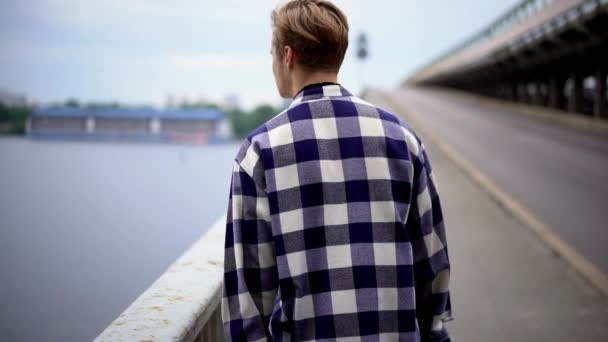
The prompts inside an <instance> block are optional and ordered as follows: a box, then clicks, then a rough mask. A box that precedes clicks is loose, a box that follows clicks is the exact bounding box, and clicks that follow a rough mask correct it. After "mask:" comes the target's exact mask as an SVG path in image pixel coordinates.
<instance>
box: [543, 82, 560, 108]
mask: <svg viewBox="0 0 608 342" xmlns="http://www.w3.org/2000/svg"><path fill="white" fill-rule="evenodd" d="M548 92H549V94H548V101H547V105H548V106H549V107H550V108H554V109H562V108H563V105H564V79H563V78H562V77H558V76H553V77H551V78H550V79H549V89H548Z"/></svg>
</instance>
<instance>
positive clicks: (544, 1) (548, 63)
mask: <svg viewBox="0 0 608 342" xmlns="http://www.w3.org/2000/svg"><path fill="white" fill-rule="evenodd" d="M607 70H608V0H552V1H551V0H526V1H523V2H522V3H520V4H518V5H517V6H516V7H515V8H513V9H512V10H510V11H509V12H508V13H506V14H505V15H503V16H501V17H500V18H499V19H498V20H497V21H495V22H494V23H492V24H491V25H490V26H489V27H488V28H487V29H485V30H483V31H482V32H480V33H478V34H477V35H475V36H473V37H471V38H470V39H468V40H467V41H465V42H463V43H462V44H460V45H459V46H456V47H455V48H454V49H452V50H450V51H448V52H447V53H445V54H444V55H443V56H441V57H439V58H438V59H437V60H435V61H434V62H433V63H431V64H430V65H428V66H426V67H424V68H422V69H421V70H420V71H418V72H417V73H415V74H414V75H413V76H412V77H410V78H409V79H408V80H406V81H405V83H406V84H408V85H435V86H445V87H451V88H458V89H462V90H465V91H470V92H474V93H479V94H483V95H487V96H492V97H497V98H501V99H506V100H511V101H516V102H521V103H527V104H533V105H540V106H546V107H550V108H555V109H560V110H568V111H571V112H577V113H581V114H584V115H588V116H593V117H595V118H601V119H607V118H608V111H607V107H608V106H607V97H608V96H607V91H606V90H607V78H606V73H607Z"/></svg>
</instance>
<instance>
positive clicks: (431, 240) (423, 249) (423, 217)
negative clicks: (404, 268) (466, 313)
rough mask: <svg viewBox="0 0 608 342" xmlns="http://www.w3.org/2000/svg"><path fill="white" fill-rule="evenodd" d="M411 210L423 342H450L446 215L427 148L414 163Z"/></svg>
mask: <svg viewBox="0 0 608 342" xmlns="http://www.w3.org/2000/svg"><path fill="white" fill-rule="evenodd" d="M412 189H413V193H412V201H411V209H410V213H409V215H408V221H407V223H406V226H407V229H408V232H409V234H410V236H411V240H412V247H413V252H414V285H415V288H416V317H417V319H418V324H419V327H420V332H421V337H422V341H442V342H445V341H450V337H449V335H448V331H447V329H446V328H445V326H444V323H445V322H448V321H451V320H452V319H453V316H452V308H451V302H450V293H449V280H450V262H449V258H448V247H447V239H446V233H445V226H444V221H443V213H442V210H441V203H440V200H439V194H438V190H437V185H436V182H435V178H434V176H433V172H432V168H431V163H430V160H429V158H428V155H427V153H426V151H425V150H424V145H422V144H421V148H420V153H419V154H418V156H417V158H416V159H414V184H413V187H412Z"/></svg>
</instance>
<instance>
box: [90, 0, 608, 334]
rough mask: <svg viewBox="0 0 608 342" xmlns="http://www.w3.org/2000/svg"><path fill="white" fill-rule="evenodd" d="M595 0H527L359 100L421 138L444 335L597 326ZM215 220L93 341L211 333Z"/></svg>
mask: <svg viewBox="0 0 608 342" xmlns="http://www.w3.org/2000/svg"><path fill="white" fill-rule="evenodd" d="M607 66H608V1H607V0H553V1H550V0H527V1H523V2H521V3H520V4H518V5H517V6H516V7H514V8H513V9H511V10H510V11H508V12H507V13H505V14H504V15H503V16H501V17H500V18H498V19H497V20H496V21H494V22H493V23H491V24H490V25H489V26H488V27H487V28H486V29H485V30H483V31H481V32H480V33H478V34H476V35H474V36H472V37H470V38H469V39H467V40H466V41H464V42H463V43H462V44H459V45H457V46H456V47H454V48H453V49H450V50H448V51H447V52H446V53H445V54H443V55H442V56H440V57H439V58H437V59H436V60H434V61H432V62H431V63H430V64H428V65H427V66H425V67H423V68H421V69H420V70H419V71H417V72H416V73H414V74H413V75H411V76H410V77H409V78H408V79H406V80H405V81H404V82H403V84H402V86H401V87H400V88H399V89H393V90H370V91H369V92H367V94H366V96H365V97H366V98H367V99H368V100H369V101H371V102H373V103H376V104H378V105H380V106H381V107H384V108H386V109H389V110H390V111H392V112H394V113H396V114H398V115H401V116H403V117H404V118H405V119H406V120H407V121H408V122H409V123H410V124H411V125H412V126H413V127H414V129H415V130H416V131H417V132H418V133H419V135H420V136H421V137H422V138H423V141H424V142H425V145H426V146H427V148H428V149H429V151H430V156H431V160H432V162H433V165H434V169H435V170H436V172H437V175H436V176H437V179H438V184H439V192H440V193H441V194H442V198H443V200H444V210H445V215H446V225H447V226H446V227H448V239H449V240H450V248H451V249H450V253H451V258H452V261H453V269H454V272H453V286H452V290H453V298H454V303H453V304H454V308H455V317H456V320H455V321H454V323H453V325H448V328H449V329H450V330H451V331H452V333H453V335H454V338H455V340H463V341H527V340H543V341H544V340H551V341H571V340H574V339H580V340H606V339H608V324H607V323H608V321H607V320H606V304H607V303H606V298H607V295H608V278H607V276H606V272H608V254H607V252H606V245H608V231H606V226H607V225H606V221H607V219H608V215H607V214H606V204H607V203H608V122H607V120H606V119H607V116H608V115H607V113H606V67H607ZM222 223H223V218H220V219H219V220H218V222H217V223H216V224H215V225H214V226H213V227H212V228H211V229H210V230H209V232H208V233H207V234H206V235H204V236H202V237H201V239H200V240H199V241H197V242H196V243H195V244H194V245H193V246H192V247H191V248H190V249H189V250H188V251H187V252H186V253H185V254H184V255H183V256H182V257H181V258H179V259H178V260H177V261H176V262H175V264H174V265H173V266H171V267H170V268H169V269H168V270H167V272H166V273H165V274H163V275H162V276H161V277H160V278H159V279H158V280H157V281H156V282H155V283H154V284H153V285H152V286H151V287H150V288H149V289H148V290H146V291H145V292H144V293H143V294H142V295H141V296H140V297H139V298H138V299H137V300H136V301H135V302H134V303H133V304H132V305H131V306H130V307H129V308H128V309H127V310H126V311H125V312H124V313H123V314H121V315H120V316H119V317H117V318H116V320H115V321H114V322H113V323H112V324H111V325H110V326H108V327H107V328H106V330H105V331H104V332H103V333H102V334H101V335H99V336H98V338H97V339H96V340H97V341H120V340H146V341H148V340H150V341H221V340H223V339H224V337H223V334H222V327H221V317H220V313H219V304H220V301H221V285H222V283H221V279H222V259H223V248H222V247H223V243H222V241H223V225H222Z"/></svg>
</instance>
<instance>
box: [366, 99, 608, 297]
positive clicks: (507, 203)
mask: <svg viewBox="0 0 608 342" xmlns="http://www.w3.org/2000/svg"><path fill="white" fill-rule="evenodd" d="M375 93H377V94H378V95H379V96H380V97H381V98H383V99H384V100H385V103H386V104H387V105H389V106H390V107H393V108H392V109H393V110H394V112H395V113H399V114H401V115H402V116H404V117H406V118H407V120H408V121H409V123H410V124H412V126H414V127H415V129H416V130H417V131H419V132H420V133H422V134H423V135H424V136H425V138H426V139H428V140H430V142H431V143H432V144H434V145H435V146H437V148H438V149H439V150H440V151H441V152H442V153H443V154H444V155H445V156H446V157H447V158H448V159H449V160H450V161H452V162H453V163H454V164H456V166H458V168H460V169H461V170H462V171H463V172H464V173H465V174H466V175H467V176H468V177H470V178H471V179H472V180H473V181H474V182H475V183H477V184H478V185H479V186H481V187H482V188H483V189H484V190H485V191H487V192H488V193H489V194H490V197H492V198H493V199H494V200H495V201H497V202H498V203H499V204H501V205H502V206H503V207H504V208H505V209H506V210H507V211H508V212H509V213H511V214H512V215H513V216H514V217H516V218H517V219H519V220H520V221H521V222H522V223H523V224H524V225H525V226H526V227H528V228H529V229H530V230H532V232H534V233H535V234H536V236H537V237H538V238H539V239H540V240H541V241H542V242H544V243H545V244H546V245H547V246H548V247H549V248H550V249H551V250H552V251H553V252H554V253H555V254H557V255H558V256H559V257H561V258H562V259H563V260H565V261H566V262H567V263H568V264H569V265H570V266H571V267H572V268H573V269H574V271H576V272H577V273H578V274H579V275H580V276H581V277H582V278H583V279H585V280H586V281H587V282H588V283H589V284H590V285H591V286H592V287H593V288H595V289H596V290H597V291H598V292H599V293H601V294H602V295H603V296H605V297H608V276H607V275H606V274H605V273H604V272H602V271H601V270H600V269H599V268H598V267H597V266H595V265H594V264H593V263H592V262H591V261H589V260H588V259H587V258H585V257H584V256H582V255H581V254H579V253H578V252H577V251H576V250H575V249H574V248H573V247H572V246H570V244H568V243H567V242H566V241H564V240H563V239H562V238H560V237H559V236H558V235H557V234H556V233H554V230H553V229H551V228H550V227H549V226H548V225H547V224H545V223H544V222H542V221H541V220H540V219H539V218H538V217H537V216H536V215H534V214H533V213H532V212H530V211H529V210H527V209H526V208H525V207H524V206H523V205H521V204H520V203H519V202H518V201H517V200H515V199H514V198H513V197H511V196H509V195H508V194H507V193H506V192H505V191H504V190H502V189H501V188H500V186H498V185H497V184H496V183H495V182H494V181H492V180H491V179H490V178H489V177H488V176H486V175H485V174H484V173H483V172H481V171H480V170H479V169H478V168H476V167H475V166H473V164H471V163H470V162H469V161H468V160H466V159H465V158H464V157H463V156H462V155H461V154H460V153H459V152H458V151H456V150H455V149H453V148H452V147H451V146H450V145H448V144H447V143H444V142H443V141H442V140H441V139H439V138H438V137H437V136H436V135H434V134H433V133H432V132H431V131H430V130H429V129H427V128H426V127H425V126H424V125H422V124H421V123H420V122H419V121H417V120H416V119H414V118H413V117H412V115H408V114H407V110H406V109H405V108H403V106H401V105H399V104H398V103H396V101H395V100H393V98H392V97H391V96H390V95H388V94H386V93H383V92H380V91H376V92H375Z"/></svg>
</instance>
